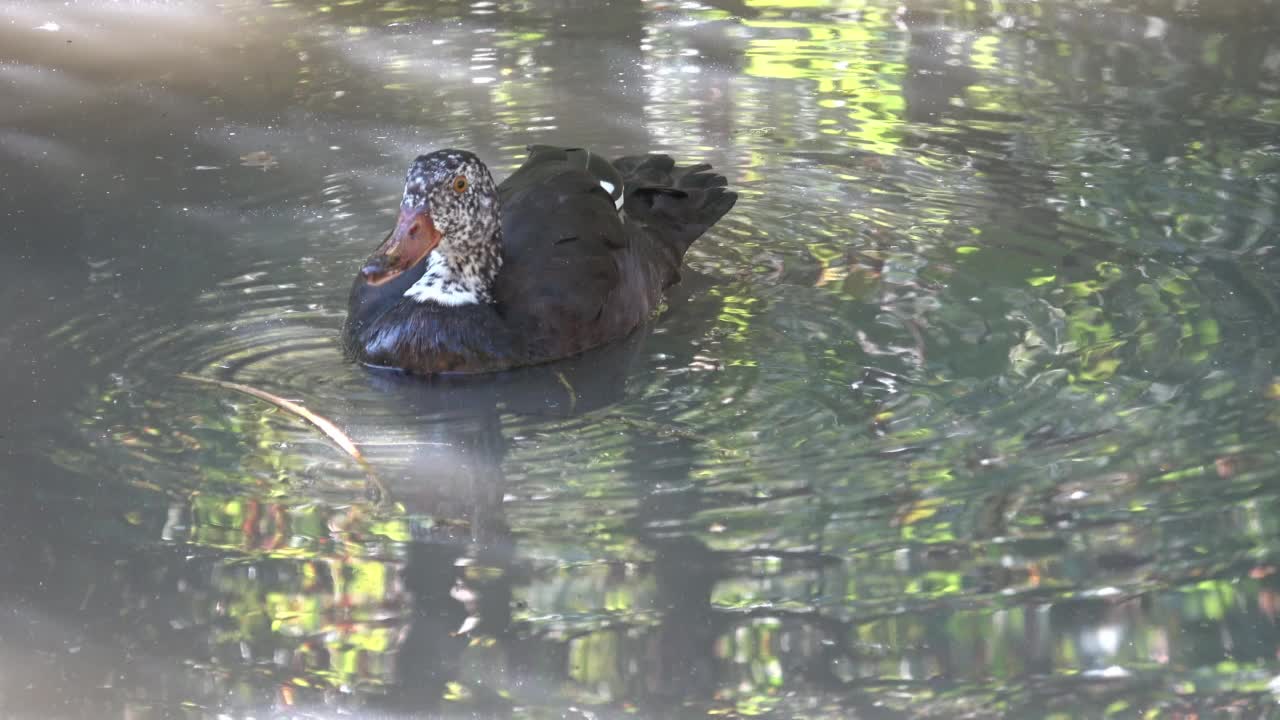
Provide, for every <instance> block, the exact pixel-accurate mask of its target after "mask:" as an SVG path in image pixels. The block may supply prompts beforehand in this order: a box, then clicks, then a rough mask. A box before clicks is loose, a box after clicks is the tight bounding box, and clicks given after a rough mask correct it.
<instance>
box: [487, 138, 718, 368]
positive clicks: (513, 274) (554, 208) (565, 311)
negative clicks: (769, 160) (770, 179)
mask: <svg viewBox="0 0 1280 720" xmlns="http://www.w3.org/2000/svg"><path fill="white" fill-rule="evenodd" d="M530 151H531V152H530V157H529V159H528V161H527V162H526V163H525V164H524V165H523V166H521V167H520V169H518V170H517V171H516V172H515V173H514V174H512V175H511V177H509V178H508V179H507V180H506V181H504V182H503V183H502V184H501V185H500V186H499V188H498V191H499V195H500V198H501V203H502V232H503V243H504V261H503V267H502V271H501V272H500V273H499V276H498V281H497V285H496V288H495V299H496V301H497V305H498V308H497V309H498V312H499V313H500V314H501V315H502V317H503V318H504V319H505V320H506V322H507V324H508V327H509V329H510V332H511V335H512V336H513V337H514V338H517V339H518V340H517V344H518V345H519V346H520V348H521V349H520V351H518V352H520V353H521V354H527V359H528V361H529V362H538V361H542V360H550V359H555V358H558V357H565V356H568V355H572V354H575V353H578V352H581V351H583V350H586V349H589V348H592V347H595V346H597V345H601V344H603V343H606V342H609V341H611V340H616V339H618V338H621V337H623V336H625V335H626V334H628V333H630V332H631V331H632V330H634V329H635V328H636V327H637V326H638V325H639V324H640V323H642V322H644V321H645V320H646V319H647V318H648V317H649V316H650V314H651V313H652V312H653V310H654V308H655V307H656V306H657V304H658V302H659V300H660V299H661V296H662V291H663V290H664V289H665V288H666V287H668V286H669V285H671V284H672V283H674V282H676V281H677V280H678V279H679V268H680V264H681V262H682V261H683V258H684V254H685V251H686V250H688V248H689V245H690V244H691V243H692V242H693V241H694V240H695V239H696V238H697V237H698V236H700V235H701V234H702V233H703V232H705V231H706V229H707V228H709V227H711V225H713V224H714V223H715V222H716V221H717V220H719V219H720V217H721V216H722V215H724V214H725V213H726V212H728V211H729V209H730V208H731V207H733V204H734V202H735V201H736V199H737V196H736V195H735V194H734V193H731V192H727V191H726V190H725V189H724V186H725V184H726V182H725V179H724V177H722V176H720V175H715V174H713V173H709V172H706V171H707V170H709V169H710V168H709V166H706V165H698V166H694V167H688V168H677V167H675V163H674V162H673V161H672V160H671V158H669V157H667V156H665V155H648V156H636V157H628V158H621V159H619V160H616V161H614V162H612V163H610V162H608V161H606V160H604V159H603V158H601V157H599V156H595V155H592V154H591V153H589V152H587V151H585V150H579V149H564V148H554V147H547V146H536V147H533V148H530Z"/></svg>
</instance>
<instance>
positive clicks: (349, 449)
mask: <svg viewBox="0 0 1280 720" xmlns="http://www.w3.org/2000/svg"><path fill="white" fill-rule="evenodd" d="M178 377H180V378H182V379H183V380H190V381H191V382H198V383H204V384H206V385H216V386H218V387H220V388H223V389H225V390H234V391H235V392H238V393H244V394H245V395H249V396H251V397H255V398H257V399H259V400H262V401H263V402H267V403H270V404H272V405H275V406H276V407H278V408H280V409H281V410H284V411H286V412H290V413H293V414H294V415H297V416H298V417H300V418H302V419H303V420H306V421H307V422H309V423H311V424H312V425H314V426H316V427H317V428H318V429H319V430H320V432H322V433H324V434H325V436H326V437H328V438H329V439H330V440H332V441H333V443H334V444H335V445H337V446H338V447H339V448H341V449H342V451H343V452H345V453H346V454H348V455H350V456H351V458H352V459H353V460H355V461H356V462H357V463H359V465H360V469H362V470H364V472H365V475H366V477H367V478H368V479H369V481H370V482H371V483H372V484H373V485H374V486H375V488H376V489H377V491H378V501H379V502H388V501H389V500H390V495H389V494H388V493H387V490H386V486H384V485H383V484H382V481H380V480H379V479H378V476H377V475H375V474H374V472H373V467H372V466H370V465H369V462H368V461H367V460H365V459H364V454H363V453H361V452H360V448H358V447H356V443H355V441H354V440H352V439H351V436H350V435H347V434H346V433H345V432H343V431H342V428H340V427H338V426H337V425H335V424H334V423H333V421H332V420H329V419H328V418H326V417H323V416H321V415H318V414H316V413H315V412H312V411H311V410H308V409H307V408H305V407H303V406H302V405H299V404H298V403H296V402H294V401H292V400H288V399H286V398H282V397H280V396H279V395H276V394H274V393H269V392H267V391H266V390H260V389H258V388H256V387H253V386H250V385H244V384H242V383H238V382H231V381H229V380H218V379H215V378H207V377H200V376H199V375H192V374H190V373H178Z"/></svg>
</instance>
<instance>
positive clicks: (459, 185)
mask: <svg viewBox="0 0 1280 720" xmlns="http://www.w3.org/2000/svg"><path fill="white" fill-rule="evenodd" d="M453 190H454V192H466V190H467V176H466V175H459V176H458V177H456V178H454V179H453Z"/></svg>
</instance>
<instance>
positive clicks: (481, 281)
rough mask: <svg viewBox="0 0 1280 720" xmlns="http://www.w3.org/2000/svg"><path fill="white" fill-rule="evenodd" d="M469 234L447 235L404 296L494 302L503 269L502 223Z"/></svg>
mask: <svg viewBox="0 0 1280 720" xmlns="http://www.w3.org/2000/svg"><path fill="white" fill-rule="evenodd" d="M483 230H484V232H480V233H472V234H471V237H468V238H452V237H446V238H444V239H443V240H442V241H441V243H440V245H439V246H437V247H436V249H435V250H433V251H432V252H431V254H430V255H428V256H427V267H426V269H425V270H424V271H423V273H422V277H421V278H419V279H418V281H417V282H415V283H414V284H413V285H412V286H410V288H409V289H408V290H406V291H405V292H404V296H405V297H406V298H409V299H410V300H413V301H415V302H419V303H423V304H427V303H430V304H434V305H443V306H445V307H457V306H459V305H476V304H481V303H485V304H487V303H492V302H493V285H494V282H496V281H497V279H498V271H499V270H501V269H502V227H501V225H500V224H499V223H498V222H496V220H495V221H494V222H493V223H492V225H491V226H489V227H486V228H484V229H483Z"/></svg>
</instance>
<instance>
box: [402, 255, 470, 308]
mask: <svg viewBox="0 0 1280 720" xmlns="http://www.w3.org/2000/svg"><path fill="white" fill-rule="evenodd" d="M404 296H405V297H407V298H409V299H410V300H414V301H416V302H420V303H426V302H433V303H436V304H438V305H447V306H449V307H457V306H458V305H474V304H476V303H478V302H480V298H478V297H476V293H475V291H474V290H472V289H471V288H468V287H467V286H466V285H464V284H463V283H462V282H460V281H459V280H458V279H457V278H455V277H454V276H453V273H452V272H450V271H449V266H448V265H447V264H446V263H445V261H444V257H443V256H441V255H439V254H437V253H434V252H433V253H432V254H431V256H430V257H429V258H427V270H426V272H424V273H422V277H420V278H418V282H416V283H414V284H413V285H412V286H411V287H410V288H409V289H408V290H405V291H404Z"/></svg>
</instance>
